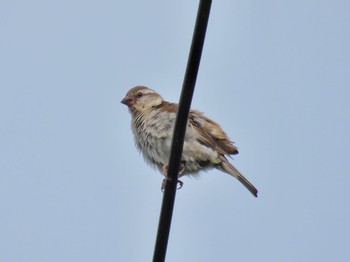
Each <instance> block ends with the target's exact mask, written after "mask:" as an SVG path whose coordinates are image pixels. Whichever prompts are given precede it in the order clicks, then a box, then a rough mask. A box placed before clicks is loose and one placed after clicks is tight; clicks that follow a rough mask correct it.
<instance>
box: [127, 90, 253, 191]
mask: <svg viewBox="0 0 350 262" xmlns="http://www.w3.org/2000/svg"><path fill="white" fill-rule="evenodd" d="M121 103H123V104H125V105H127V106H128V108H129V111H130V113H131V116H132V120H131V129H132V131H133V133H134V138H135V143H136V146H137V148H138V149H139V150H140V151H141V153H142V155H143V157H144V159H145V160H146V161H147V162H148V163H149V164H151V165H153V166H155V167H156V168H158V169H159V170H160V171H161V172H163V174H164V176H165V177H167V167H168V162H169V158H170V150H171V143H172V136H173V130H174V125H175V118H176V112H177V108H178V104H175V103H170V102H167V101H165V100H164V99H163V98H162V97H161V96H160V95H159V94H158V93H157V92H155V91H154V90H152V89H149V88H147V87H145V86H136V87H134V88H132V89H130V90H129V91H128V93H127V94H126V96H125V97H124V98H123V100H122V101H121ZM235 154H238V150H237V147H236V146H235V145H234V144H233V142H232V141H231V140H230V139H229V138H228V136H227V135H226V133H225V132H224V131H223V130H222V128H221V127H220V126H219V125H218V124H217V123H216V122H214V121H213V120H211V119H209V118H208V117H206V116H205V115H204V114H203V113H201V112H199V111H197V110H194V109H191V110H190V112H189V117H188V123H187V128H186V134H185V140H184V145H183V152H182V157H181V168H180V169H181V171H180V174H179V177H181V176H183V175H195V174H196V173H198V172H199V171H201V170H208V169H213V168H216V169H218V170H220V171H223V172H225V173H227V174H230V175H232V176H233V177H235V178H237V179H238V181H240V182H241V183H242V184H243V185H244V186H245V187H246V188H247V189H248V190H249V191H250V192H251V193H252V194H253V195H254V196H257V193H258V190H257V189H256V188H255V187H254V186H253V185H252V184H251V183H250V182H249V181H248V179H246V178H245V177H244V176H243V175H242V174H241V173H240V172H239V171H238V170H237V169H236V168H235V167H234V166H233V165H232V164H231V163H230V162H229V161H228V160H227V158H226V157H225V156H229V155H235ZM179 183H180V186H182V182H181V181H179Z"/></svg>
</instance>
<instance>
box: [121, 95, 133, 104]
mask: <svg viewBox="0 0 350 262" xmlns="http://www.w3.org/2000/svg"><path fill="white" fill-rule="evenodd" d="M120 103H122V104H124V105H127V106H132V105H133V104H134V99H132V98H130V97H127V96H126V97H124V98H123V100H122V101H120Z"/></svg>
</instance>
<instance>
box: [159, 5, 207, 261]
mask: <svg viewBox="0 0 350 262" xmlns="http://www.w3.org/2000/svg"><path fill="white" fill-rule="evenodd" d="M211 2H212V1H211V0H201V1H200V3H199V7H198V13H197V18H196V24H195V28H194V32H193V37H192V43H191V49H190V53H189V56H188V61H187V67H186V72H185V77H184V81H183V85H182V92H181V96H180V101H179V108H178V111H177V116H176V121H175V128H174V135H173V140H172V147H171V153H170V160H169V168H168V170H169V171H168V178H169V180H167V183H166V185H165V189H164V195H163V202H162V207H161V212H160V217H159V224H158V232H157V238H156V244H155V249H154V254H153V262H163V261H165V256H166V250H167V245H168V239H169V233H170V226H171V219H172V214H173V209H174V202H175V195H176V188H177V180H178V173H179V167H180V161H181V155H182V149H183V142H184V138H185V131H186V125H187V119H188V114H189V111H190V107H191V102H192V97H193V92H194V88H195V84H196V79H197V74H198V69H199V64H200V60H201V55H202V50H203V44H204V39H205V33H206V30H207V25H208V20H209V14H210V7H211Z"/></svg>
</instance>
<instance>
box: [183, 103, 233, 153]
mask: <svg viewBox="0 0 350 262" xmlns="http://www.w3.org/2000/svg"><path fill="white" fill-rule="evenodd" d="M188 119H189V120H188V121H189V124H190V125H191V126H192V127H193V128H194V129H195V130H196V131H197V132H198V137H199V138H198V141H199V142H200V143H202V144H204V145H206V146H209V147H211V148H213V149H214V150H216V151H218V152H219V153H220V154H222V155H235V154H238V149H237V147H236V146H235V145H233V142H232V141H231V140H230V139H229V138H228V136H227V135H226V133H225V132H224V131H223V130H222V128H221V127H220V126H219V124H217V123H216V122H214V121H213V120H211V119H210V118H208V117H206V116H205V115H204V114H203V113H201V112H199V111H197V110H191V111H190V114H189V118H188Z"/></svg>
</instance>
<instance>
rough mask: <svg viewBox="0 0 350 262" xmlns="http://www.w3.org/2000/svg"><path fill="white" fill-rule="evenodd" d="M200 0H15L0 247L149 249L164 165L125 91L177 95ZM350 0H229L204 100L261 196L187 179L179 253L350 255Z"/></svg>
mask: <svg viewBox="0 0 350 262" xmlns="http://www.w3.org/2000/svg"><path fill="white" fill-rule="evenodd" d="M197 6H198V1H188V0H180V1H160V0H158V1H136V0H134V1H123V2H121V1H105V0H102V1H66V0H63V1H39V0H33V1H24V0H14V1H2V2H0V71H1V77H0V88H1V90H0V121H1V125H0V212H1V215H0V261H4V262H28V261H31V262H32V261H33V262H47V261H50V262H56V261H57V262H61V261H66V262H73V261H74V262H76V261H85V262H96V261H101V262H103V261H106V262H107V261H108V262H109V261H150V260H151V258H152V255H153V248H154V242H155V236H156V230H157V226H158V217H159V211H160V205H161V200H162V193H161V191H160V184H161V181H162V177H161V175H160V174H158V173H157V172H156V171H155V170H153V169H152V168H151V167H149V166H147V165H146V164H145V163H144V161H143V159H142V157H141V156H140V155H139V153H138V152H137V150H136V149H135V147H134V144H133V137H132V133H131V130H130V116H129V113H128V111H127V109H126V107H125V106H124V105H122V104H120V100H121V99H122V98H123V97H124V95H125V93H126V92H127V90H128V89H129V88H131V87H133V86H134V85H137V84H143V85H147V86H149V87H150V88H152V89H155V90H156V91H158V92H159V93H160V94H162V96H163V97H164V98H166V99H168V100H170V101H178V97H179V94H180V88H181V86H182V80H183V75H184V71H185V66H186V61H187V55H188V51H189V46H190V42H191V37H192V31H193V27H194V20H195V15H196V12H197ZM349 14H350V2H349V1H345V0H344V1H340V0H335V1H325V0H313V1H311V0H309V1H269V0H267V1H232V0H222V1H213V5H212V12H211V16H210V20H209V26H208V31H207V38H206V43H205V46H204V50H203V58H202V63H201V67H200V71H199V75H198V81H197V86H196V91H195V96H194V99H193V106H194V107H195V108H197V109H199V110H201V111H204V112H205V113H206V114H207V115H208V116H210V117H212V118H214V119H215V120H216V121H217V122H219V123H220V124H221V125H222V127H223V128H224V129H225V131H226V132H227V133H228V134H229V135H230V137H231V138H232V139H233V140H234V141H235V142H236V145H237V146H238V147H239V149H240V154H239V155H238V156H237V157H235V159H234V160H233V163H234V164H235V165H236V166H237V167H238V168H239V169H240V170H241V171H242V172H243V173H244V174H245V175H246V176H247V178H249V179H250V180H251V181H252V182H253V183H254V185H255V186H256V187H257V188H258V189H259V197H258V198H257V199H256V198H254V197H252V196H251V194H250V193H249V192H248V191H247V190H246V189H245V188H244V187H243V186H242V185H240V184H239V183H238V182H237V181H236V180H234V179H233V178H232V177H230V176H227V175H224V174H221V173H220V172H219V171H214V170H213V171H210V172H207V173H203V174H202V175H201V177H200V178H199V179H190V178H184V179H183V182H184V187H183V188H182V189H181V190H180V191H178V193H177V198H176V206H175V210H174V217H173V224H172V228H171V235H170V240H169V246H168V247H169V248H168V254H167V261H172V262H178V261H181V262H186V261H201V262H210V261H247V262H249V261H266V262H271V261H278V262H280V261H288V262H289V261H298V262H303V261H305V262H309V261H320V262H326V261H344V260H346V259H347V258H348V257H349V255H350V249H349V243H350V226H349V221H350V204H349V201H350V192H349V184H350V176H349V170H350V153H349V148H350V142H349V134H350V121H349V120H350V105H349V98H350V70H349V69H350V51H349V47H350V16H349Z"/></svg>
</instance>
